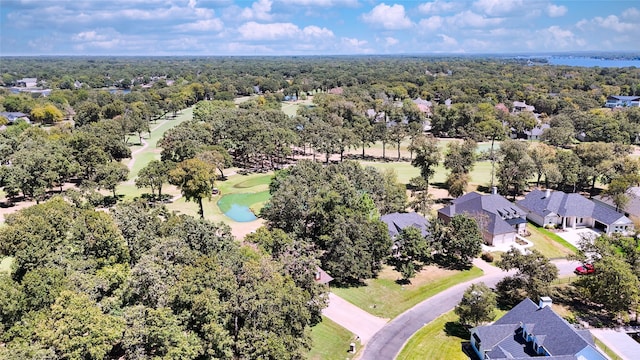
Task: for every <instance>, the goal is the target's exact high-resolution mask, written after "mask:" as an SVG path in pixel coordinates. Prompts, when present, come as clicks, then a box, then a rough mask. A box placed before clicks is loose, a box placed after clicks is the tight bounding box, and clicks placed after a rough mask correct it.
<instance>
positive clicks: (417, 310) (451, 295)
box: [360, 259, 578, 360]
mask: <svg viewBox="0 0 640 360" xmlns="http://www.w3.org/2000/svg"><path fill="white" fill-rule="evenodd" d="M553 263H554V264H556V266H557V267H558V270H559V271H560V275H568V274H571V273H572V272H573V269H575V267H576V266H577V265H576V264H578V263H576V262H573V261H568V260H554V261H553ZM474 265H476V266H478V267H480V268H481V269H483V271H484V272H485V275H483V276H481V277H479V278H477V279H474V280H471V281H467V282H465V283H462V284H458V285H456V286H453V287H451V288H449V289H447V290H444V291H442V292H440V293H438V294H437V295H434V296H432V297H430V298H428V299H427V300H425V301H423V302H421V303H419V304H418V305H416V306H414V307H413V308H411V309H409V310H407V311H405V312H404V313H402V314H400V315H399V316H398V317H396V318H395V319H393V320H392V321H391V322H389V323H387V325H385V326H384V327H383V328H382V329H380V331H378V332H377V333H376V334H375V335H374V336H373V337H372V338H371V340H369V343H368V344H367V346H366V347H365V348H364V352H363V353H362V356H361V357H360V359H361V360H392V359H395V357H396V356H397V355H398V353H399V352H400V350H402V348H403V347H404V345H405V343H406V342H407V341H408V340H409V339H410V338H411V336H413V334H414V333H415V332H416V331H418V330H420V328H422V327H423V326H424V325H426V324H428V323H430V322H431V321H433V320H435V319H436V318H437V317H438V316H440V315H442V314H444V313H446V312H449V311H451V310H453V308H454V307H455V305H456V304H458V303H459V302H460V300H461V299H462V294H463V293H464V291H465V290H466V289H467V287H469V286H470V285H471V284H473V283H478V282H484V283H485V284H487V285H488V286H490V287H493V286H495V284H496V283H498V281H500V280H501V279H502V278H504V277H505V276H506V275H508V274H510V273H507V272H503V271H501V270H500V269H497V268H496V267H494V266H491V265H489V264H487V263H484V262H483V261H481V260H478V259H476V260H475V261H474Z"/></svg>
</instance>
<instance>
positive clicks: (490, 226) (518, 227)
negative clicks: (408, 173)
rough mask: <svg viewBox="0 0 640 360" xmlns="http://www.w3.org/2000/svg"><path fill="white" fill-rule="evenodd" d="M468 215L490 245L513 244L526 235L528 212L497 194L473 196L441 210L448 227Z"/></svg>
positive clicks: (460, 199) (467, 195)
mask: <svg viewBox="0 0 640 360" xmlns="http://www.w3.org/2000/svg"><path fill="white" fill-rule="evenodd" d="M458 214H466V215H468V216H471V217H473V218H474V219H476V221H477V222H478V225H479V226H480V230H481V231H482V237H483V238H484V241H485V243H486V244H487V245H491V246H495V245H504V244H510V243H513V242H514V241H515V240H516V236H517V235H524V234H525V233H526V226H527V219H526V212H525V211H524V210H523V209H520V208H519V207H518V206H516V205H515V204H514V203H512V202H510V201H509V200H507V199H505V198H504V197H502V196H501V195H499V194H498V193H497V191H496V190H495V188H494V189H493V191H492V194H490V195H481V194H479V193H477V192H471V193H467V194H464V195H462V196H460V197H459V198H457V199H454V200H452V201H451V205H449V206H446V207H444V208H442V209H440V210H438V219H441V220H442V221H443V222H445V223H448V222H449V221H450V220H451V218H452V217H454V216H456V215H458Z"/></svg>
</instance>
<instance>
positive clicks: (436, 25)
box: [418, 16, 444, 31]
mask: <svg viewBox="0 0 640 360" xmlns="http://www.w3.org/2000/svg"><path fill="white" fill-rule="evenodd" d="M443 23H444V19H443V18H442V17H440V16H431V17H429V18H427V19H422V20H420V22H419V23H418V27H419V28H420V29H423V30H428V31H434V30H437V29H440V28H441V27H442V25H443Z"/></svg>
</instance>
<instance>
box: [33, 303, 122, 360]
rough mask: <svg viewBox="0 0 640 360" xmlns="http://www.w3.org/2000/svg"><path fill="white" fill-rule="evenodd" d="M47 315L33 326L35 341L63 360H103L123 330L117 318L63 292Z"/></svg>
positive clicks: (94, 305) (95, 305) (93, 304)
mask: <svg viewBox="0 0 640 360" xmlns="http://www.w3.org/2000/svg"><path fill="white" fill-rule="evenodd" d="M50 311H51V315H50V317H48V318H47V319H45V320H43V321H41V322H40V323H38V325H37V326H36V329H35V334H34V335H35V339H34V340H35V341H37V342H41V343H42V344H43V345H45V346H48V347H51V348H53V349H54V351H55V352H56V355H57V356H58V357H60V358H63V359H70V360H84V359H96V360H97V359H104V358H105V357H106V356H107V354H109V353H110V352H111V350H112V349H113V346H114V345H115V344H116V343H117V341H118V340H119V339H120V337H121V336H122V332H123V330H124V323H123V321H122V320H121V319H120V318H118V317H116V316H113V315H107V314H103V313H102V310H101V309H100V308H99V307H98V306H97V304H95V303H94V302H93V301H91V300H90V299H89V298H88V297H87V296H86V295H84V294H79V293H74V292H71V291H63V292H62V293H60V295H59V296H58V298H57V299H56V301H55V303H54V304H53V305H51V310H50Z"/></svg>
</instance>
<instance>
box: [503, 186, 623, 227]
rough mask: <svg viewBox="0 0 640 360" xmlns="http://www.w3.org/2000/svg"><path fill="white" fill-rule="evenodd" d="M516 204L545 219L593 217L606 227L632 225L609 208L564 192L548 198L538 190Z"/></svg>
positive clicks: (551, 194) (555, 192)
mask: <svg viewBox="0 0 640 360" xmlns="http://www.w3.org/2000/svg"><path fill="white" fill-rule="evenodd" d="M516 204H518V205H519V206H521V207H522V208H524V209H527V210H529V211H531V212H533V213H534V214H537V215H539V216H543V217H544V216H547V215H549V214H551V213H555V214H558V215H560V216H564V217H566V216H577V217H592V218H594V219H596V220H598V221H600V222H602V223H604V224H606V225H611V224H613V223H615V222H617V221H622V222H623V223H629V224H630V223H632V222H631V220H629V219H628V218H626V217H625V216H624V215H623V214H621V213H619V212H616V211H615V210H613V209H610V208H608V207H607V206H604V205H602V204H598V203H596V202H593V201H591V200H589V199H587V198H585V197H584V196H582V195H580V194H575V193H571V194H567V193H565V192H563V191H551V192H550V194H549V196H548V197H547V193H546V192H545V191H542V190H538V189H536V190H533V191H531V192H530V193H528V194H527V195H526V196H525V197H524V199H523V200H519V201H517V202H516Z"/></svg>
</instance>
